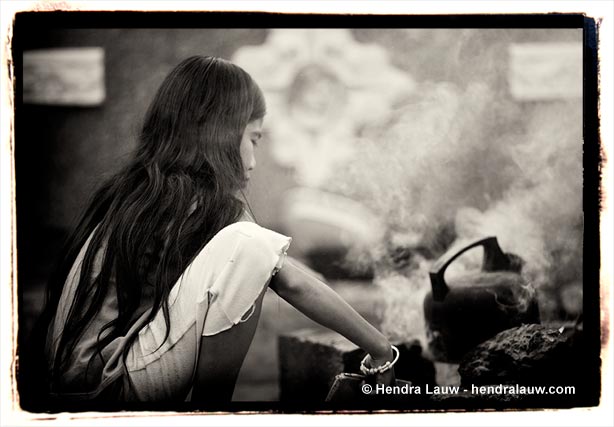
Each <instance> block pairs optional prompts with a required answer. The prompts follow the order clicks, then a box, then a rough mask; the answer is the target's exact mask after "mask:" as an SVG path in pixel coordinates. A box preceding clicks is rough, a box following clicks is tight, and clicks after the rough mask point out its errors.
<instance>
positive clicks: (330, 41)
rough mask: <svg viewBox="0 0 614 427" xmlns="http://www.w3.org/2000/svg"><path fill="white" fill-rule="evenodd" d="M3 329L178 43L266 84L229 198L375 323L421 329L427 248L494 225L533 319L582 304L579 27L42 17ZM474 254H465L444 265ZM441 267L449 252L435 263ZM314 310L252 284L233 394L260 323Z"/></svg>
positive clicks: (23, 315)
mask: <svg viewBox="0 0 614 427" xmlns="http://www.w3.org/2000/svg"><path fill="white" fill-rule="evenodd" d="M20 37H21V39H20V43H21V47H22V48H23V86H22V88H21V89H22V93H23V104H22V105H21V106H20V107H19V110H18V114H17V116H16V141H17V142H16V159H15V161H16V179H17V181H16V182H17V228H18V232H17V237H18V274H19V284H18V286H19V287H18V292H19V314H20V316H19V327H20V328H19V340H20V342H23V340H25V339H27V338H28V335H29V333H30V330H31V327H32V322H33V319H35V317H36V316H37V314H38V313H39V312H40V309H41V307H42V302H43V290H44V286H45V281H46V280H47V277H48V275H49V273H50V271H51V269H52V268H53V265H54V263H55V262H56V261H57V255H58V251H59V249H60V247H61V244H62V242H63V241H64V239H65V238H66V237H67V235H68V233H69V232H70V231H71V229H72V227H74V226H75V224H76V221H77V219H78V217H79V215H80V213H81V212H82V210H83V209H84V208H85V205H86V203H87V201H88V199H89V197H90V195H91V194H92V191H93V190H94V189H95V188H96V187H97V186H98V185H99V184H100V183H101V182H102V181H103V180H104V178H105V177H107V176H109V175H112V174H113V173H114V172H115V171H117V170H118V169H119V167H120V165H121V164H122V163H123V162H125V161H126V160H127V159H128V158H129V157H130V155H131V153H132V152H133V150H134V148H135V141H136V136H137V134H138V132H139V128H140V123H141V120H142V117H143V115H144V113H145V110H146V108H147V106H148V104H149V102H150V101H151V100H152V98H153V96H154V94H155V91H156V90H157V87H158V86H159V85H160V83H161V82H162V80H163V78H164V77H165V76H166V75H167V73H168V72H169V71H170V70H171V69H172V68H173V67H174V66H175V65H177V64H178V63H179V62H180V61H181V60H183V59H185V58H186V57H188V56H191V55H214V56H220V57H223V58H226V59H229V60H232V61H234V62H236V63H237V64H239V65H240V66H242V67H244V68H245V69H246V70H247V71H248V72H249V73H250V74H251V75H252V76H253V77H254V79H255V80H256V81H257V82H258V83H259V85H260V86H261V88H262V89H263V91H264V93H265V96H266V98H267V105H268V114H267V117H266V120H265V138H264V140H263V142H262V143H261V144H260V145H259V147H258V149H257V150H258V151H257V160H258V166H257V169H256V171H255V173H254V174H253V178H252V181H251V182H250V188H249V189H248V192H247V199H248V201H249V204H250V206H251V209H252V211H253V213H254V215H255V217H256V219H257V222H258V223H260V224H261V225H263V226H265V227H268V228H271V229H274V230H276V231H279V232H282V233H286V234H287V235H290V236H292V237H293V243H292V247H291V250H290V254H292V255H294V256H296V257H298V258H301V259H303V260H304V261H305V262H307V263H309V264H310V265H311V266H313V267H314V268H315V269H317V270H319V271H321V272H322V273H323V274H324V275H325V277H326V278H327V279H328V281H329V282H330V284H331V286H333V287H334V288H335V289H336V290H337V291H338V292H339V293H340V294H341V295H342V296H343V297H344V298H346V299H347V300H348V301H349V302H350V304H352V305H353V306H354V307H355V308H356V309H357V310H358V311H359V312H361V313H362V314H363V315H364V316H365V317H367V319H368V320H370V321H371V322H373V323H374V324H376V325H377V326H378V327H379V328H381V329H382V330H383V331H384V332H385V333H386V334H387V335H388V336H390V337H391V338H394V339H401V340H404V339H407V338H415V339H417V340H419V341H424V339H425V337H424V335H425V332H424V326H425V325H424V320H423V313H422V301H423V299H424V296H425V295H426V293H427V292H428V291H429V290H430V284H429V281H428V271H429V267H430V266H431V265H432V262H433V261H434V260H436V259H437V258H438V257H439V256H441V255H442V254H443V253H444V252H445V251H446V250H447V249H448V248H449V247H451V246H453V245H454V244H457V243H459V242H464V241H470V240H472V239H476V238H479V237H484V236H488V235H496V236H497V238H498V240H499V243H500V244H501V247H502V248H503V250H504V251H506V252H513V253H514V254H517V255H518V256H520V257H521V258H522V259H523V260H524V262H525V265H524V269H523V274H524V275H526V277H528V278H529V279H530V281H531V283H532V284H533V285H534V286H535V287H536V289H537V291H538V300H539V304H540V314H541V316H542V319H545V320H561V321H566V320H574V319H577V318H578V317H579V316H580V315H581V314H582V309H583V297H582V295H583V281H582V242H583V238H582V230H583V211H582V142H583V141H582V130H583V128H582V123H583V120H582V37H583V35H582V30H581V29H398V28H387V29H377V28H369V29H304V30H303V29H125V28H124V29H113V28H107V29H57V30H48V29H43V30H41V31H37V32H36V33H34V32H32V34H28V35H26V34H21V35H20ZM476 266H477V268H479V256H467V257H466V258H465V259H464V260H463V262H459V263H457V265H456V266H455V268H456V270H458V271H456V273H458V274H461V273H462V272H464V271H466V270H469V269H473V268H476ZM451 274H455V272H451ZM303 328H317V325H315V324H314V323H313V322H311V321H309V320H308V319H306V318H305V317H304V316H302V315H301V314H300V313H298V312H297V311H296V310H294V309H293V308H292V307H290V306H289V305H288V304H287V303H285V302H284V301H283V300H281V299H280V298H279V297H277V295H276V294H274V293H273V292H272V291H268V292H267V295H266V298H265V302H264V308H263V314H262V317H261V319H260V324H259V328H258V331H257V333H256V337H255V339H254V342H253V345H252V348H251V349H250V352H249V354H248V356H247V360H246V362H245V365H244V367H243V369H242V371H241V375H240V378H239V383H238V384H237V389H236V391H235V396H234V399H235V400H238V401H254V400H256V401H263V400H264V401H266V400H277V399H278V398H279V393H280V388H279V360H278V352H279V349H278V344H277V343H278V336H279V335H280V334H285V333H291V332H293V331H297V330H299V329H303Z"/></svg>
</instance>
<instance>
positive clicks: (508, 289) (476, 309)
mask: <svg viewBox="0 0 614 427" xmlns="http://www.w3.org/2000/svg"><path fill="white" fill-rule="evenodd" d="M478 246H482V247H483V249H484V255H483V261H482V270H481V271H478V272H475V273H473V274H467V275H464V276H462V277H459V278H457V279H455V280H454V281H453V282H450V283H448V282H446V279H445V278H444V275H445V272H446V269H447V268H448V267H449V266H450V264H451V263H452V262H453V261H454V260H456V259H457V258H458V257H459V256H460V255H462V254H463V253H465V252H466V251H468V250H469V249H472V248H475V247H478ZM522 264H523V262H522V260H521V259H520V258H519V257H518V256H516V255H514V254H506V253H504V252H503V251H502V250H501V247H500V246H499V243H498V242H497V238H496V237H486V238H483V239H480V240H477V241H474V242H472V243H470V244H468V245H466V246H465V247H463V248H462V249H460V250H456V249H452V250H449V251H448V252H447V253H446V254H444V255H443V256H442V257H441V258H439V259H438V260H437V261H436V262H435V263H434V264H433V266H432V268H431V271H430V273H429V275H430V279H431V292H429V293H428V294H427V295H426V297H425V299H424V317H425V321H426V332H427V340H428V348H429V350H430V352H431V354H432V355H433V357H434V358H435V359H436V360H438V361H442V362H448V363H458V362H460V359H462V357H463V355H464V354H465V353H467V352H468V351H469V350H471V349H472V348H473V347H475V346H476V345H478V344H480V343H482V342H484V341H486V340H487V339H489V338H491V337H493V336H494V335H496V334H497V333H499V332H501V331H503V330H505V329H510V328H513V327H516V326H520V325H521V324H524V323H539V322H540V319H539V307H538V304H537V298H536V295H535V290H534V289H533V287H532V285H531V284H530V283H529V282H528V281H527V280H526V279H525V278H524V277H523V276H522V275H521V274H520V271H521V269H522Z"/></svg>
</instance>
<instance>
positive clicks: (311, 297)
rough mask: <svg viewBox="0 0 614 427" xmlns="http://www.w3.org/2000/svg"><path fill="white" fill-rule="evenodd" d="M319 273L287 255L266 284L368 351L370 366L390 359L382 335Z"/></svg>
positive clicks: (384, 378)
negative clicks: (325, 281)
mask: <svg viewBox="0 0 614 427" xmlns="http://www.w3.org/2000/svg"><path fill="white" fill-rule="evenodd" d="M320 277H321V276H320V275H319V274H317V273H315V272H313V271H312V270H311V269H309V268H308V267H307V266H305V265H304V264H302V263H300V262H298V261H297V260H295V259H293V258H291V257H287V258H286V260H285V262H284V266H283V268H282V269H281V270H280V271H279V272H278V273H277V274H276V275H275V276H274V277H273V279H272V280H271V283H270V285H269V287H270V288H271V289H273V290H274V291H275V292H276V293H277V294H278V295H279V296H280V297H282V298H283V299H284V300H286V301H287V302H288V303H290V304H291V305H292V306H294V307H295V308H296V309H298V310H299V311H301V312H302V313H303V314H305V315H306V316H307V317H309V318H310V319H312V320H314V321H316V322H318V323H319V324H321V325H323V326H325V327H327V328H329V329H332V330H334V331H336V332H338V333H340V334H341V335H343V336H344V337H346V338H347V339H349V340H350V341H352V342H353V343H355V344H356V345H358V346H359V347H361V348H362V349H363V350H365V351H366V352H367V353H369V355H370V357H371V359H372V360H371V365H372V366H379V365H382V364H384V363H385V362H386V361H389V360H392V356H393V354H392V348H391V346H390V343H389V342H388V340H387V339H386V337H385V336H384V335H383V334H382V333H381V332H379V331H378V330H377V329H376V328H375V327H373V326H372V325H371V324H370V323H369V322H367V321H366V320H365V319H364V318H363V317H362V316H361V315H360V314H358V313H357V312H356V311H355V310H354V309H353V308H352V307H351V306H350V305H349V304H348V303H347V302H346V301H345V300H343V299H342V298H341V297H340V296H339V295H338V294H337V293H336V292H335V291H334V290H333V289H331V288H330V287H329V286H328V285H327V284H325V283H324V282H323V281H322V280H321V278H320ZM376 380H377V381H378V382H383V383H390V382H392V381H393V380H394V373H393V372H392V371H388V372H387V373H385V374H384V375H383V376H381V377H378V378H376Z"/></svg>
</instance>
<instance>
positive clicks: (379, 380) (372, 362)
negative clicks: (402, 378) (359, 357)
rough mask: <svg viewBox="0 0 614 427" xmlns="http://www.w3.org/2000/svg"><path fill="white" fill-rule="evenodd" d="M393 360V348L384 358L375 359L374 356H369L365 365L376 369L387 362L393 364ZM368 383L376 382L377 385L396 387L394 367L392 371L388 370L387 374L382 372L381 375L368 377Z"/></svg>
mask: <svg viewBox="0 0 614 427" xmlns="http://www.w3.org/2000/svg"><path fill="white" fill-rule="evenodd" d="M393 359H394V355H393V352H392V348H390V349H389V350H388V353H387V354H384V355H382V356H378V357H374V356H371V355H370V354H369V355H367V358H366V360H365V365H366V366H367V367H370V368H375V367H377V366H382V365H383V364H385V363H386V362H392V360H393ZM367 381H369V382H374V383H376V384H384V385H387V386H388V385H395V384H396V378H395V375H394V367H391V368H390V369H388V370H387V371H385V372H382V373H381V374H375V375H369V376H367Z"/></svg>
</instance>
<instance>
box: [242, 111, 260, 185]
mask: <svg viewBox="0 0 614 427" xmlns="http://www.w3.org/2000/svg"><path fill="white" fill-rule="evenodd" d="M260 138H262V119H258V120H254V121H253V122H249V123H248V124H247V126H246V127H245V132H243V138H242V139H241V160H242V161H243V170H244V171H245V179H247V180H249V179H250V175H251V171H252V170H253V169H254V168H255V167H256V158H255V157H254V148H255V147H256V145H257V144H258V141H259V140H260Z"/></svg>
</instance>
